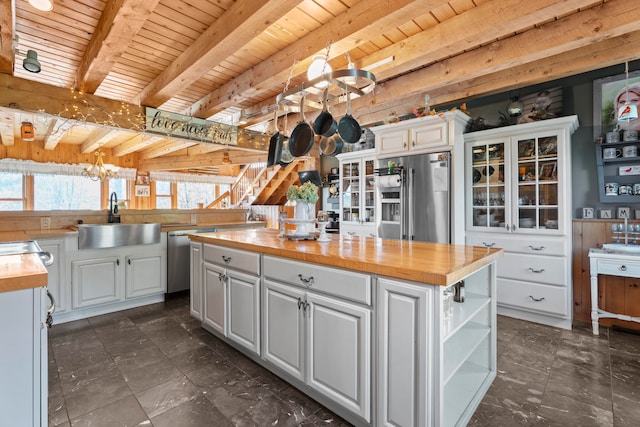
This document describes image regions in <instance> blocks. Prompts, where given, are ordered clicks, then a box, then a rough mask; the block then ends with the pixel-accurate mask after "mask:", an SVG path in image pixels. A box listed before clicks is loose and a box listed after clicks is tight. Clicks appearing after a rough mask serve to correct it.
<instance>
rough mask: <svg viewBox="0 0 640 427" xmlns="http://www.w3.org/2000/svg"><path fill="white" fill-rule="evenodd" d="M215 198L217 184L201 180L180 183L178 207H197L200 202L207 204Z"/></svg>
mask: <svg viewBox="0 0 640 427" xmlns="http://www.w3.org/2000/svg"><path fill="white" fill-rule="evenodd" d="M156 191H157V187H156ZM215 198H216V185H215V184H210V183H199V182H179V183H178V209H197V208H198V203H202V204H203V205H204V206H207V205H208V204H209V203H211V202H213V201H214V200H215Z"/></svg>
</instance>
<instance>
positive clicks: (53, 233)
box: [0, 228, 78, 242]
mask: <svg viewBox="0 0 640 427" xmlns="http://www.w3.org/2000/svg"><path fill="white" fill-rule="evenodd" d="M69 233H75V234H78V231H77V230H73V229H71V228H61V229H55V230H24V231H18V230H16V231H0V242H21V241H24V240H38V239H57V238H60V237H65V236H68V235H69Z"/></svg>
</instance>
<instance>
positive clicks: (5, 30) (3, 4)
mask: <svg viewBox="0 0 640 427" xmlns="http://www.w3.org/2000/svg"><path fill="white" fill-rule="evenodd" d="M15 22H16V2H15V0H8V1H7V0H4V1H0V73H7V74H13V67H14V62H15V53H14V45H13V38H14V32H15Z"/></svg>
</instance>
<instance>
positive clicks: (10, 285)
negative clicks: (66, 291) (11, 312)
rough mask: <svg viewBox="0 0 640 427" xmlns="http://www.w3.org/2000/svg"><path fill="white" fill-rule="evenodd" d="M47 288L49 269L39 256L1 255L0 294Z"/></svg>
mask: <svg viewBox="0 0 640 427" xmlns="http://www.w3.org/2000/svg"><path fill="white" fill-rule="evenodd" d="M40 286H47V269H46V268H45V266H44V265H43V264H42V261H40V258H39V257H38V255H37V254H21V255H0V292H7V291H17V290H20V289H28V288H38V287H40Z"/></svg>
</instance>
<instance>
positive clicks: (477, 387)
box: [190, 229, 503, 426]
mask: <svg viewBox="0 0 640 427" xmlns="http://www.w3.org/2000/svg"><path fill="white" fill-rule="evenodd" d="M330 239H331V240H330V241H329V242H326V243H320V242H317V241H314V240H310V241H307V240H298V241H296V240H288V239H283V238H281V237H278V232H277V231H276V230H267V229H265V230H238V231H224V232H217V233H202V234H194V235H191V246H190V250H191V260H190V262H191V314H192V316H194V317H195V318H197V319H199V320H201V322H202V325H203V327H204V328H205V329H207V330H209V331H210V332H212V333H213V334H215V335H217V336H219V337H221V338H222V339H223V340H225V341H226V342H228V343H229V344H231V345H233V346H234V347H236V348H238V349H239V350H241V351H243V352H244V353H245V354H247V355H248V356H249V357H251V358H253V359H254V360H256V361H257V362H258V363H260V364H262V365H264V366H265V367H267V368H268V369H270V370H271V371H272V372H274V373H276V374H277V375H279V376H281V377H282V378H284V379H285V380H286V381H288V382H290V383H291V384H293V385H295V386H296V387H298V388H299V389H300V390H302V391H303V392H305V393H307V394H309V395H310V396H312V397H313V398H315V399H316V400H318V401H319V402H320V403H322V404H323V405H325V406H327V407H328V408H330V409H331V410H333V411H335V412H336V413H338V414H339V415H341V416H343V417H344V418H345V419H347V420H348V421H349V422H351V423H353V424H355V425H398V426H415V425H419V426H450V425H465V424H466V423H467V422H468V420H469V419H470V418H471V416H472V414H473V412H474V411H475V409H476V407H477V405H478V404H479V403H480V401H481V399H482V397H483V396H484V394H485V393H486V391H487V389H488V388H489V386H490V385H491V382H492V381H493V379H494V378H495V375H496V305H495V289H496V273H495V261H496V260H497V259H498V258H499V257H500V256H502V253H503V252H502V250H501V249H490V248H481V247H470V246H461V245H443V244H434V243H421V242H406V241H395V240H382V239H376V238H353V239H349V238H347V237H344V236H331V237H330ZM454 289H456V291H457V294H458V295H460V296H462V297H463V298H461V299H462V301H461V302H451V299H449V298H450V297H449V295H450V293H451V292H453V290H454Z"/></svg>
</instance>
